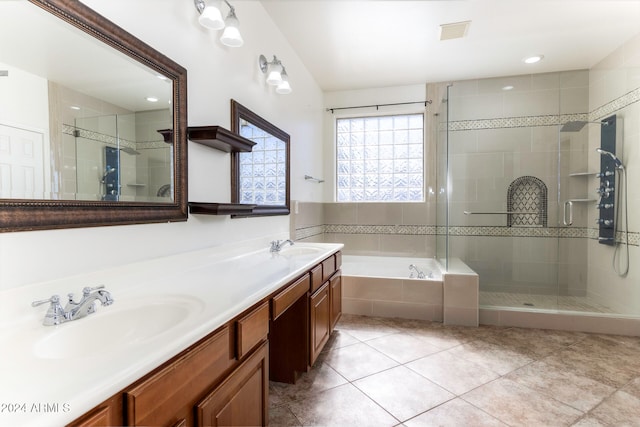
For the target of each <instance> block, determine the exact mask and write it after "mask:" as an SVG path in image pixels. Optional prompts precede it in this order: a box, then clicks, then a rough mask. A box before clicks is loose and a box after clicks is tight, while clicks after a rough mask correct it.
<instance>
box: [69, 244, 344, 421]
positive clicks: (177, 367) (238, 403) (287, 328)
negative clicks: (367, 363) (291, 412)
mask: <svg viewBox="0 0 640 427" xmlns="http://www.w3.org/2000/svg"><path fill="white" fill-rule="evenodd" d="M341 261H342V256H341V254H340V253H339V252H338V253H336V254H333V255H331V256H329V257H327V258H326V259H324V260H323V261H322V262H320V263H319V264H317V265H316V266H314V267H313V268H311V269H310V270H308V271H307V272H305V273H304V274H303V275H301V276H300V277H298V278H296V279H295V280H293V281H291V282H290V283H288V284H287V285H285V286H284V287H283V288H281V289H279V290H278V291H276V292H274V293H273V294H272V295H271V296H269V297H266V298H264V299H263V300H262V301H260V302H259V303H257V304H255V305H254V306H253V307H251V308H250V309H248V310H246V311H245V312H243V313H241V314H240V315H238V316H236V317H235V318H234V319H232V320H231V321H229V322H228V323H226V324H225V325H223V326H221V327H220V328H218V329H217V330H215V331H214V332H212V333H211V334H209V335H208V336H207V337H205V338H203V339H202V340H200V341H199V342H197V343H195V344H193V345H192V346H190V347H189V348H187V349H186V350H184V351H183V352H181V353H180V354H178V355H177V356H175V357H174V358H173V359H171V360H169V361H168V362H166V363H164V364H163V365H162V366H160V367H158V368H157V369H155V370H154V371H152V372H151V373H149V374H148V375H146V376H144V377H143V378H141V379H140V380H139V381H136V382H135V383H134V384H132V385H131V386H130V387H127V388H126V389H125V390H124V391H123V392H121V393H118V394H117V395H115V396H113V397H112V398H110V399H108V400H106V401H105V402H103V403H102V404H100V405H98V406H97V407H96V408H95V409H93V410H91V411H90V412H88V413H86V414H85V415H83V416H81V417H80V418H78V419H77V420H75V421H74V422H72V423H70V424H69V425H68V426H86V427H98V426H116V425H118V426H119V425H128V426H136V425H137V426H143V425H144V426H148V425H153V426H172V427H181V426H184V427H186V426H194V425H197V426H222V425H267V424H268V410H269V399H268V397H269V379H270V377H271V379H272V380H274V381H281V382H289V383H293V382H295V381H296V379H297V376H298V375H299V374H300V373H302V372H306V371H308V369H309V367H310V366H311V365H313V364H314V363H315V361H316V359H317V358H318V356H319V354H320V352H321V351H322V349H323V347H324V345H325V344H326V343H327V341H328V340H329V336H330V334H331V331H332V330H333V328H334V327H335V324H336V323H337V321H338V319H339V318H340V315H341V313H342V284H341V276H340V265H341Z"/></svg>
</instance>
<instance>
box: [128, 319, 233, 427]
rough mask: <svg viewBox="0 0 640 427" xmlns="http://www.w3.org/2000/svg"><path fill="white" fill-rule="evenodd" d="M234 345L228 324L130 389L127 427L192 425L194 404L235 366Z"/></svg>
mask: <svg viewBox="0 0 640 427" xmlns="http://www.w3.org/2000/svg"><path fill="white" fill-rule="evenodd" d="M231 343H232V335H231V331H230V328H229V326H228V325H226V326H225V327H224V328H223V329H221V330H220V331H218V332H216V333H215V334H213V335H212V336H210V337H208V338H206V339H205V340H204V341H203V342H201V343H199V344H197V345H196V346H194V347H193V348H191V349H190V350H188V351H187V352H186V353H184V354H182V355H180V356H178V357H177V358H176V359H175V360H173V361H172V362H170V363H169V364H167V365H166V366H164V367H163V368H162V369H161V370H160V371H158V372H156V373H154V374H153V375H151V376H150V377H149V378H146V379H144V380H142V381H140V382H138V383H137V385H135V386H134V387H132V388H131V389H129V390H127V391H126V392H125V397H126V403H127V405H126V407H127V410H126V418H127V424H126V425H129V426H136V425H137V426H149V425H153V426H159V425H162V426H166V425H171V426H173V425H175V424H177V423H179V422H180V421H182V420H183V419H184V420H186V422H187V424H188V425H191V424H192V423H193V421H192V420H193V406H194V405H195V403H196V402H197V401H198V400H199V399H200V398H201V396H202V395H203V394H204V392H205V391H207V390H209V389H210V387H211V385H212V384H213V383H215V382H216V381H218V379H220V378H221V377H222V375H223V374H224V373H225V371H227V369H229V368H230V367H231V366H232V365H233V363H234V359H233V354H232V351H231V349H232V346H231ZM178 425H179V424H178Z"/></svg>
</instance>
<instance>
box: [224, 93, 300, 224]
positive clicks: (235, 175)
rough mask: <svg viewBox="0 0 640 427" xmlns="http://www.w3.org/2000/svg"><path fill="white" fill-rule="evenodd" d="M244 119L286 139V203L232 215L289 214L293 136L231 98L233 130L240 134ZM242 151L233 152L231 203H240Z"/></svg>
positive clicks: (259, 207)
mask: <svg viewBox="0 0 640 427" xmlns="http://www.w3.org/2000/svg"><path fill="white" fill-rule="evenodd" d="M241 119H244V120H247V121H248V122H251V123H252V124H254V125H256V126H257V127H259V128H261V129H263V130H265V131H267V132H269V133H270V134H271V135H273V136H275V137H276V138H278V139H280V140H281V141H284V143H285V145H286V160H285V162H286V168H287V178H286V190H285V192H286V193H285V200H286V201H285V204H284V205H257V206H256V207H254V208H253V209H252V211H251V212H250V213H246V214H244V213H243V214H237V215H232V217H236V218H237V217H250V216H269V215H289V213H290V212H291V209H290V207H291V185H290V179H289V178H290V176H291V164H290V159H291V144H290V142H291V137H290V136H289V134H288V133H286V132H285V131H283V130H282V129H280V128H278V127H276V126H275V125H273V124H272V123H270V122H268V121H267V120H265V119H263V118H262V117H260V116H259V115H257V114H256V113H254V112H253V111H251V110H249V109H248V108H247V107H244V106H243V105H241V104H240V103H238V102H237V101H235V100H233V99H232V100H231V132H234V133H236V134H238V135H240V120H241ZM239 201H240V153H238V152H233V153H231V203H240V202H239Z"/></svg>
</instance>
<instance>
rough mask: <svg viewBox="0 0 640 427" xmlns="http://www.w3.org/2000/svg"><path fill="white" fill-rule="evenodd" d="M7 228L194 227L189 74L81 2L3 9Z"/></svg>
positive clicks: (0, 195) (2, 157) (2, 206)
mask: <svg viewBox="0 0 640 427" xmlns="http://www.w3.org/2000/svg"><path fill="white" fill-rule="evenodd" d="M0 52H2V56H1V57H0V93H2V96H1V97H0V231H2V232H5V231H21V230H35V229H51V228H69V227H89V226H101V225H115V224H137V223H145V222H166V221H185V220H186V219H187V171H186V167H187V158H186V155H187V151H186V149H187V142H186V141H187V138H186V133H187V126H186V123H187V107H186V105H187V101H186V83H187V72H186V70H185V69H184V68H183V67H182V66H180V65H179V64H177V63H175V62H174V61H172V60H171V59H169V58H168V57H166V56H165V55H163V54H162V53H160V52H158V51H157V50H155V49H153V48H152V47H150V46H148V45H147V44H145V43H144V42H142V41H140V40H138V39H137V38H135V37H134V36H133V35H131V34H129V33H127V32H126V31H124V30H123V29H121V28H120V27H118V26H116V25H115V24H113V23H112V22H110V21H108V20H107V19H105V18H104V17H102V16H101V15H99V14H97V13H96V12H95V11H93V10H92V9H90V8H88V7H87V6H85V5H83V4H82V3H80V2H78V1H68V0H14V1H0Z"/></svg>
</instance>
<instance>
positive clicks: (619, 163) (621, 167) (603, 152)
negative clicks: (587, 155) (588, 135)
mask: <svg viewBox="0 0 640 427" xmlns="http://www.w3.org/2000/svg"><path fill="white" fill-rule="evenodd" d="M596 151H597V152H598V153H600V154H601V155H603V156H609V157H611V158H612V159H613V162H614V164H615V167H616V169H619V170H621V171H623V170H624V165H623V164H622V160H620V159H619V158H618V157H617V156H616V155H615V154H613V153H612V152H611V151H607V150H603V149H602V148H596Z"/></svg>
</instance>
